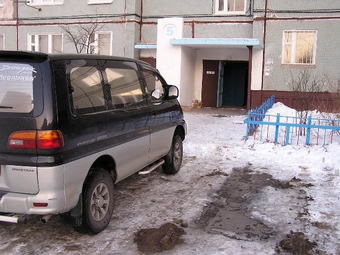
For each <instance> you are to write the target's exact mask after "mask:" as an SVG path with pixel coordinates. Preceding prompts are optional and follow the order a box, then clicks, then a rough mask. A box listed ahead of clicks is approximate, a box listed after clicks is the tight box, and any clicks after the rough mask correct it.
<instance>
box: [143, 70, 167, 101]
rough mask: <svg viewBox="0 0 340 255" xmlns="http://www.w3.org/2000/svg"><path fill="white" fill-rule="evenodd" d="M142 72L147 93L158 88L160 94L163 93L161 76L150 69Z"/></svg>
mask: <svg viewBox="0 0 340 255" xmlns="http://www.w3.org/2000/svg"><path fill="white" fill-rule="evenodd" d="M143 74H144V77H145V81H146V88H147V92H148V93H150V94H151V93H152V91H154V90H159V91H160V93H161V94H162V95H164V88H163V87H164V85H165V84H164V85H163V82H162V78H161V77H160V76H159V75H158V74H157V73H156V72H153V71H151V70H145V69H144V70H143Z"/></svg>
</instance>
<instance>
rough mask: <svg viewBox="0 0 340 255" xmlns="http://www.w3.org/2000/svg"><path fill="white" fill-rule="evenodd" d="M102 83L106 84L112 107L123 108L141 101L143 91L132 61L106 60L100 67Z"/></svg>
mask: <svg viewBox="0 0 340 255" xmlns="http://www.w3.org/2000/svg"><path fill="white" fill-rule="evenodd" d="M102 70H103V79H104V84H105V86H107V89H108V91H105V90H104V93H109V94H110V96H111V100H112V105H113V107H114V108H123V107H126V106H131V105H133V104H135V103H139V102H142V101H143V98H144V97H143V91H142V89H141V84H140V79H139V77H138V75H137V71H136V70H137V65H136V63H133V62H119V61H107V62H106V63H105V64H104V66H103V67H102Z"/></svg>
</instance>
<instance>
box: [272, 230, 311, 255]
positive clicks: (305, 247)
mask: <svg viewBox="0 0 340 255" xmlns="http://www.w3.org/2000/svg"><path fill="white" fill-rule="evenodd" d="M315 246H317V244H316V243H314V242H313V243H311V242H310V241H309V240H308V238H306V237H305V234H304V233H302V232H293V231H291V233H290V234H288V235H287V238H286V239H284V240H282V241H281V242H280V247H281V248H282V249H283V250H284V251H285V252H289V253H291V254H293V255H307V254H315V253H311V252H312V250H313V248H314V247H315ZM277 252H280V249H277Z"/></svg>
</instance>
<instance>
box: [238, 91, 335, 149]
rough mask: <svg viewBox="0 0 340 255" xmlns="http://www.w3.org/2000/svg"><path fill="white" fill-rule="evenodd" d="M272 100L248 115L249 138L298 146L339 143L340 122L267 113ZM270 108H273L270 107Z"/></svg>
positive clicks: (247, 135)
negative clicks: (302, 143)
mask: <svg viewBox="0 0 340 255" xmlns="http://www.w3.org/2000/svg"><path fill="white" fill-rule="evenodd" d="M272 100H274V101H275V98H274V99H272V98H271V99H270V101H269V99H268V100H267V101H269V102H267V101H266V102H265V103H263V105H261V107H259V108H257V109H254V110H251V111H249V112H248V118H247V119H245V121H244V123H246V124H247V133H246V139H247V140H248V138H249V136H250V135H253V136H254V138H256V139H259V140H266V141H272V142H275V143H282V144H283V145H287V144H299V143H300V142H304V143H305V144H306V145H310V144H317V145H318V144H322V145H326V144H331V143H333V142H334V141H338V140H340V136H339V135H340V120H339V119H331V118H329V119H328V118H323V119H321V118H313V117H311V116H309V117H306V118H303V117H298V116H281V115H280V114H279V113H278V114H277V115H269V114H266V112H267V110H268V109H269V108H270V107H271V106H272V105H273V104H274V102H273V101H272ZM269 105H270V107H268V106H269Z"/></svg>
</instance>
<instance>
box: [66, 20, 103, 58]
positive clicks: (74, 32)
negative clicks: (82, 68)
mask: <svg viewBox="0 0 340 255" xmlns="http://www.w3.org/2000/svg"><path fill="white" fill-rule="evenodd" d="M104 26H105V24H102V23H98V22H97V21H96V20H95V21H91V22H89V23H87V24H77V25H60V27H61V28H62V29H63V31H64V32H65V38H66V41H68V42H70V43H72V44H73V45H74V47H75V49H76V52H77V53H88V54H93V53H95V51H96V50H97V49H98V47H100V45H99V42H98V38H96V36H95V35H96V33H97V32H99V31H101V30H102V29H103V28H104Z"/></svg>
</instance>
